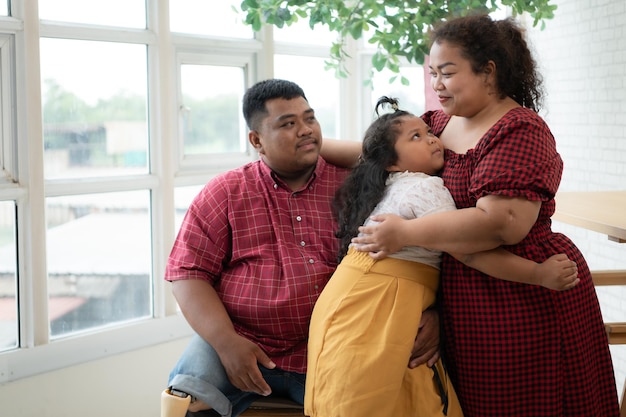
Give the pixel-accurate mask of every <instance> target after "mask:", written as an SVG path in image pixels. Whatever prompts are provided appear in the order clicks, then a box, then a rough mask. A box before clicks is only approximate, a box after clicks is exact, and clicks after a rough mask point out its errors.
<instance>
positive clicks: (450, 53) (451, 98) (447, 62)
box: [429, 42, 495, 117]
mask: <svg viewBox="0 0 626 417" xmlns="http://www.w3.org/2000/svg"><path fill="white" fill-rule="evenodd" d="M429 68H430V76H431V82H430V83H431V87H432V88H433V90H435V93H437V96H438V97H439V104H441V107H442V109H443V111H444V112H445V113H446V114H449V115H453V116H461V117H473V116H475V115H476V114H477V113H478V112H480V111H481V110H482V109H484V108H485V107H486V106H487V104H488V102H489V100H490V93H492V94H493V88H492V87H490V85H491V83H492V78H493V75H494V68H493V66H492V65H491V63H490V64H489V65H488V66H487V67H486V68H485V70H484V71H483V72H480V73H478V74H477V73H475V72H474V71H473V70H472V65H471V63H470V61H469V60H467V59H466V58H464V57H463V55H461V49H460V48H459V47H458V46H455V45H453V44H450V43H448V42H441V43H437V42H435V43H433V45H432V47H431V48H430V64H429ZM494 97H495V96H494Z"/></svg>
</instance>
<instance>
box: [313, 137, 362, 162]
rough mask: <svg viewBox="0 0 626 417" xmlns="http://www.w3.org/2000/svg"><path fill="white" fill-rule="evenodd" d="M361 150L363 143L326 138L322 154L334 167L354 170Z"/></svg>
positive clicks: (323, 142)
mask: <svg viewBox="0 0 626 417" xmlns="http://www.w3.org/2000/svg"><path fill="white" fill-rule="evenodd" d="M361 149H362V144H361V142H355V141H347V140H339V139H328V138H324V140H323V141H322V149H321V151H320V154H321V155H322V158H324V159H325V160H326V161H327V162H329V163H331V164H333V165H337V166H339V167H342V168H352V167H354V166H355V165H356V164H357V162H358V161H359V156H360V155H361Z"/></svg>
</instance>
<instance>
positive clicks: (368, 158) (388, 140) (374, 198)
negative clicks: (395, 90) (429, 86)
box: [333, 97, 413, 261]
mask: <svg viewBox="0 0 626 417" xmlns="http://www.w3.org/2000/svg"><path fill="white" fill-rule="evenodd" d="M385 105H389V106H390V107H392V108H393V109H394V111H393V112H391V113H385V114H382V115H380V113H379V108H382V107H384V106H385ZM397 106H398V100H397V99H394V98H389V97H381V98H380V99H378V102H377V103H376V108H375V110H376V115H377V116H378V118H377V119H376V120H375V121H374V122H373V123H372V124H371V125H370V126H369V128H368V129H367V131H366V132H365V136H364V138H363V148H362V153H361V157H360V158H359V163H358V165H357V166H356V167H355V168H354V169H353V170H352V172H351V173H350V175H349V176H348V178H346V180H345V181H344V183H343V184H342V185H341V187H340V188H339V190H337V193H336V194H335V198H334V201H333V207H334V210H335V213H336V216H337V222H338V223H339V229H338V230H337V232H336V233H335V235H336V236H337V237H338V238H339V241H340V246H339V260H340V261H341V259H342V258H343V257H344V256H345V255H346V253H347V252H348V246H349V245H350V241H351V239H352V238H353V237H354V236H356V235H357V234H358V228H359V226H361V225H363V223H364V222H365V220H366V219H367V217H368V216H369V215H370V213H371V212H372V210H374V208H375V207H376V205H377V204H378V203H379V202H380V200H382V198H383V195H384V194H385V185H386V181H387V177H389V171H387V168H388V167H389V166H391V165H393V164H395V163H396V162H397V160H398V154H397V153H396V150H395V144H396V140H397V137H398V133H399V128H398V127H399V125H400V123H402V120H401V117H404V116H413V114H412V113H409V112H407V111H404V110H398V107H397Z"/></svg>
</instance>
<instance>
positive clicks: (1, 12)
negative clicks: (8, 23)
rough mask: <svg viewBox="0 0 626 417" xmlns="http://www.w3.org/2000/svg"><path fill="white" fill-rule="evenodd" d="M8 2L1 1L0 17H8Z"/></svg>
mask: <svg viewBox="0 0 626 417" xmlns="http://www.w3.org/2000/svg"><path fill="white" fill-rule="evenodd" d="M9 1H10V0H1V1H0V15H2V16H8V15H9Z"/></svg>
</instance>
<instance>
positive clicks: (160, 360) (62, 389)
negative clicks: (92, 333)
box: [0, 338, 188, 417]
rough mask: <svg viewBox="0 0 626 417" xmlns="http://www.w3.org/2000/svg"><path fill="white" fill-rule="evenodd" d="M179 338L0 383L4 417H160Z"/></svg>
mask: <svg viewBox="0 0 626 417" xmlns="http://www.w3.org/2000/svg"><path fill="white" fill-rule="evenodd" d="M187 341H188V339H187V338H185V339H179V340H177V341H174V342H169V343H165V344H161V345H156V346H153V347H151V348H149V349H142V350H136V351H133V352H129V353H124V354H120V355H116V356H112V357H109V358H106V359H102V360H97V361H93V362H89V363H85V364H82V365H77V366H73V367H70V368H65V369H61V370H59V371H54V372H49V373H45V374H41V375H37V376H34V377H30V378H25V379H20V380H17V381H15V382H11V383H9V384H6V385H2V386H0V415H1V416H3V417H79V416H81V417H82V416H91V417H112V416H115V417H126V416H133V417H158V416H159V415H160V409H161V408H160V400H161V397H160V396H161V391H163V389H164V388H165V386H166V384H167V378H168V375H169V372H170V371H171V369H172V367H173V366H174V365H175V363H176V361H177V360H178V357H179V356H180V354H181V353H182V351H183V349H184V348H185V346H186V344H187Z"/></svg>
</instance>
